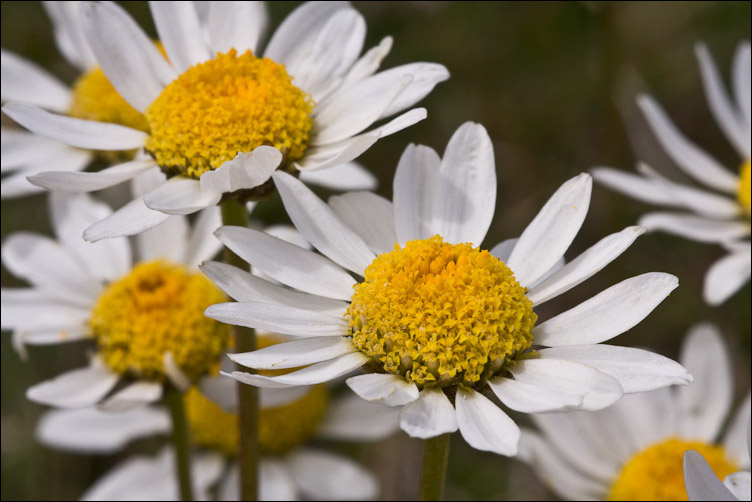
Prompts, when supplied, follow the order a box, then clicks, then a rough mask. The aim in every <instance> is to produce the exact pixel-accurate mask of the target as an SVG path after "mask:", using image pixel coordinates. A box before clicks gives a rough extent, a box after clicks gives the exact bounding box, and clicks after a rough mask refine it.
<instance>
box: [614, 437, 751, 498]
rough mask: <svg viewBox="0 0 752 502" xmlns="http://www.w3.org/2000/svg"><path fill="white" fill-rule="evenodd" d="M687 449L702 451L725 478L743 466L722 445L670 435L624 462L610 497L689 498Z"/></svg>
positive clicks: (715, 469) (718, 473) (720, 476)
mask: <svg viewBox="0 0 752 502" xmlns="http://www.w3.org/2000/svg"><path fill="white" fill-rule="evenodd" d="M687 450H695V451H697V452H699V453H700V454H702V456H703V457H705V460H707V461H708V464H710V467H711V468H712V469H713V472H715V473H716V475H717V476H718V477H719V478H721V479H723V478H725V477H726V476H728V475H729V474H731V473H732V472H736V471H738V470H739V467H738V466H737V465H735V464H734V462H732V461H730V460H729V459H728V458H727V457H726V454H725V453H724V451H723V448H722V447H720V446H711V445H707V444H705V443H704V442H702V441H684V440H681V439H677V438H669V439H667V440H665V441H662V442H660V443H657V444H654V445H652V446H649V447H648V448H646V449H644V450H642V451H641V452H639V453H637V454H636V455H635V456H633V457H632V458H631V459H630V460H629V461H628V462H627V463H626V464H624V466H623V467H622V469H621V472H620V473H619V477H618V478H617V479H616V481H614V484H613V485H612V486H611V491H610V493H609V496H608V499H609V500H687V491H686V489H685V487H684V467H683V466H684V452H686V451H687Z"/></svg>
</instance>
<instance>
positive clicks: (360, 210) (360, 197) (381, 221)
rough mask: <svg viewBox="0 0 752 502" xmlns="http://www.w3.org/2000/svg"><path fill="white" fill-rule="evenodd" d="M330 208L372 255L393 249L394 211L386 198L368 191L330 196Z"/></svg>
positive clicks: (395, 238) (395, 237)
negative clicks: (365, 245) (358, 237)
mask: <svg viewBox="0 0 752 502" xmlns="http://www.w3.org/2000/svg"><path fill="white" fill-rule="evenodd" d="M329 171H330V170H327V171H325V172H329ZM301 177H302V176H301ZM329 206H330V207H331V208H332V209H333V210H334V212H335V213H336V214H337V216H339V217H340V218H341V219H342V220H343V221H344V222H345V223H346V224H347V225H348V226H349V227H350V228H351V229H353V230H354V231H355V232H357V234H358V235H359V236H360V237H361V238H362V239H363V241H364V242H365V243H366V244H367V245H368V247H369V248H371V251H373V252H374V253H375V254H381V253H385V252H389V251H392V250H393V249H394V243H395V242H397V235H396V232H395V229H394V210H393V208H392V203H391V202H390V201H388V200H387V199H385V198H383V197H381V196H379V195H376V194H374V193H371V192H350V193H345V194H342V195H335V196H333V197H330V198H329Z"/></svg>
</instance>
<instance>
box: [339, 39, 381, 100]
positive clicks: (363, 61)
mask: <svg viewBox="0 0 752 502" xmlns="http://www.w3.org/2000/svg"><path fill="white" fill-rule="evenodd" d="M392 42H393V39H392V37H384V38H383V39H381V42H379V45H377V46H376V47H373V48H371V49H369V50H368V52H366V53H365V54H364V55H363V57H361V58H360V59H358V60H357V61H356V62H355V64H353V65H352V68H350V71H348V72H347V75H345V78H344V80H343V82H342V87H343V88H344V87H347V86H349V85H351V84H353V83H355V82H359V81H361V80H363V79H364V78H368V77H370V76H371V75H373V74H374V73H376V70H378V69H379V66H381V62H382V61H383V60H384V58H385V57H386V56H387V55H388V54H389V51H390V50H391V49H392Z"/></svg>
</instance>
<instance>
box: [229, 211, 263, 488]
mask: <svg viewBox="0 0 752 502" xmlns="http://www.w3.org/2000/svg"><path fill="white" fill-rule="evenodd" d="M221 207H222V223H223V224H225V225H238V226H242V227H247V226H248V210H247V209H246V207H245V204H243V203H241V202H238V201H236V200H234V199H229V200H226V201H224V202H223V203H222V206H221ZM224 261H225V263H228V264H230V265H234V266H236V267H238V268H241V269H243V270H249V268H250V267H248V264H247V263H245V262H244V261H243V260H242V259H241V258H240V257H239V256H237V255H236V254H235V253H233V252H232V251H230V250H229V249H228V248H225V250H224ZM233 328H234V330H235V351H236V352H250V351H252V350H255V348H256V335H255V332H254V331H253V329H251V328H245V327H242V326H233ZM237 369H238V370H242V371H248V370H247V368H242V367H240V366H237ZM237 389H238V423H239V425H240V442H239V444H238V466H239V469H240V500H257V497H258V462H259V443H258V421H259V401H258V389H257V388H256V387H254V386H252V385H246V384H244V383H240V382H238V383H237Z"/></svg>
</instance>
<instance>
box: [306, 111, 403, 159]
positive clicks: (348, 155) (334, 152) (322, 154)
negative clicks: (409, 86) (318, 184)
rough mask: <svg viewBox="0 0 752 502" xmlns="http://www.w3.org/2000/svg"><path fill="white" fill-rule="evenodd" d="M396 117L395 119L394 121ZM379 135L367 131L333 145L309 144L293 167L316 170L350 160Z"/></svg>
mask: <svg viewBox="0 0 752 502" xmlns="http://www.w3.org/2000/svg"><path fill="white" fill-rule="evenodd" d="M400 118H401V117H400ZM398 119H399V118H398ZM398 119H395V121H396V120H398ZM393 122H394V121H393ZM380 137H381V133H380V132H376V133H374V134H368V133H367V134H361V135H360V136H355V137H354V138H348V139H346V140H345V141H340V142H339V143H336V144H334V145H325V146H318V147H317V146H311V147H310V148H308V150H306V155H305V157H303V158H302V159H300V161H299V162H296V163H295V167H296V168H298V169H300V170H301V171H304V170H310V171H318V170H322V169H328V168H331V167H334V166H337V165H340V164H344V163H345V162H350V161H351V160H353V159H355V158H357V157H358V156H360V154H362V153H363V152H365V151H366V150H368V149H369V148H371V147H372V146H373V144H374V143H376V142H377V141H378V140H379V138H380Z"/></svg>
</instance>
